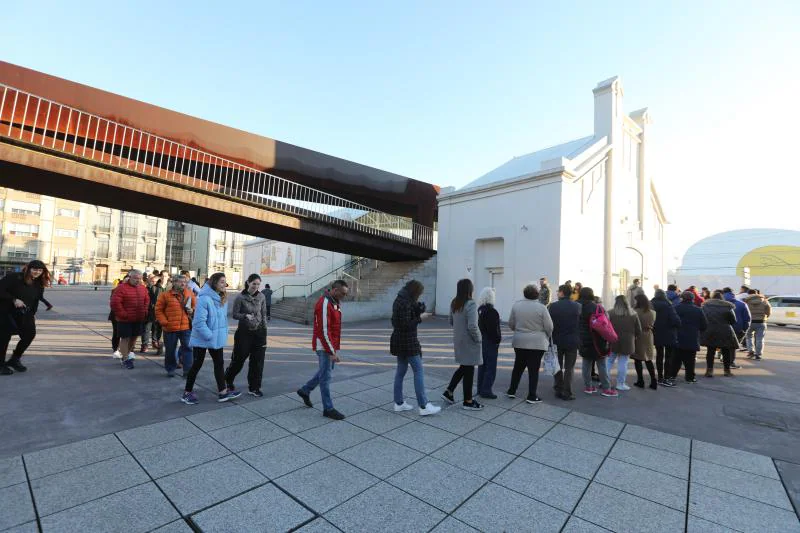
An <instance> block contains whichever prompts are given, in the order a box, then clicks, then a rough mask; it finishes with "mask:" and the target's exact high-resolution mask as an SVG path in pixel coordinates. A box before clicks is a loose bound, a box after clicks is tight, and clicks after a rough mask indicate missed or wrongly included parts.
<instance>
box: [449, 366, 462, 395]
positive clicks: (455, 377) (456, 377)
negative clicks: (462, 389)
mask: <svg viewBox="0 0 800 533" xmlns="http://www.w3.org/2000/svg"><path fill="white" fill-rule="evenodd" d="M463 377H464V367H463V366H459V367H458V368H456V371H455V372H453V377H452V378H450V383H449V384H448V385H447V390H448V391H449V392H450V393H451V394H452V393H453V392H455V390H456V387H458V383H459V382H460V381H461V378H463Z"/></svg>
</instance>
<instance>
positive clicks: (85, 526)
mask: <svg viewBox="0 0 800 533" xmlns="http://www.w3.org/2000/svg"><path fill="white" fill-rule="evenodd" d="M179 518H180V515H179V514H178V511H176V510H175V508H174V507H173V506H172V504H170V503H169V501H167V499H166V498H165V497H164V495H163V494H162V493H161V491H160V490H158V487H156V486H155V484H154V483H147V484H145V485H138V486H136V487H132V488H130V489H127V490H124V491H122V492H117V493H114V494H111V495H110V496H106V497H104V498H100V499H99V500H94V501H91V502H89V503H85V504H83V505H79V506H78V507H73V508H71V509H67V510H66V511H61V512H60V513H56V514H53V515H50V516H46V517H44V518H42V532H43V533H61V532H63V533H75V532H76V531H80V532H81V533H145V532H147V531H151V530H153V529H156V528H159V527H161V526H164V525H166V524H169V523H171V522H174V521H175V520H178V519H179Z"/></svg>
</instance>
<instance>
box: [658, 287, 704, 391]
mask: <svg viewBox="0 0 800 533" xmlns="http://www.w3.org/2000/svg"><path fill="white" fill-rule="evenodd" d="M694 298H695V295H694V293H692V292H691V291H684V292H683V293H681V303H680V304H679V305H678V306H677V307H676V308H675V312H676V313H677V314H678V318H680V320H681V327H680V328H679V329H678V345H677V347H676V348H675V352H674V356H673V357H672V360H671V364H670V370H669V373H668V376H667V378H666V379H665V380H664V386H665V387H674V386H675V384H676V382H675V380H676V378H677V377H678V372H680V370H681V365H683V367H684V369H685V377H686V383H697V378H696V377H695V371H694V366H695V357H696V356H697V352H698V350H700V334H701V333H702V332H703V331H705V330H706V328H707V327H708V322H707V321H706V315H705V313H703V310H702V309H701V308H699V307H697V306H696V305H695V303H694Z"/></svg>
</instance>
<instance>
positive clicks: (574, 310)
mask: <svg viewBox="0 0 800 533" xmlns="http://www.w3.org/2000/svg"><path fill="white" fill-rule="evenodd" d="M576 285H578V284H576ZM547 310H548V312H549V313H550V319H551V320H552V321H553V344H555V345H556V349H557V351H558V365H559V366H560V367H561V370H559V371H558V372H557V373H556V375H555V385H554V387H553V388H554V389H555V391H556V397H557V398H561V399H562V400H574V399H575V395H574V394H573V393H572V374H573V372H574V371H575V362H576V361H577V359H578V346H580V343H581V337H580V321H581V305H580V304H579V303H578V302H575V301H572V291H571V290H570V288H569V287H568V286H567V285H562V286H561V287H559V288H558V301H555V302H553V303H551V304H550V305H549V306H548V308H547Z"/></svg>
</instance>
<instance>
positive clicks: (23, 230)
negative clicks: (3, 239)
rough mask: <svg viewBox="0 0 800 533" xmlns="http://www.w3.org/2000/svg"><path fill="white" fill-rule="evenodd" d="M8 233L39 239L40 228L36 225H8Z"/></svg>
mask: <svg viewBox="0 0 800 533" xmlns="http://www.w3.org/2000/svg"><path fill="white" fill-rule="evenodd" d="M8 233H10V234H11V235H18V236H20V237H38V236H39V226H38V225H36V224H15V223H11V224H9V225H8Z"/></svg>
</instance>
